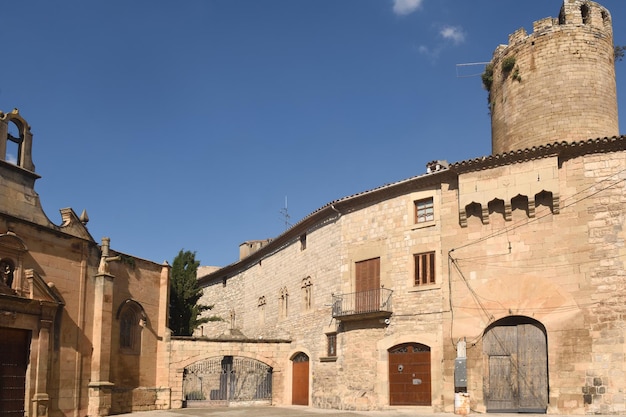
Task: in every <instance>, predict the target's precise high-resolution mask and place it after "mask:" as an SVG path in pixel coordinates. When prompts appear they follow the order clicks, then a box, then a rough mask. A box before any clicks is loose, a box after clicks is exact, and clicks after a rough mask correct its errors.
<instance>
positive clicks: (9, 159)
mask: <svg viewBox="0 0 626 417" xmlns="http://www.w3.org/2000/svg"><path fill="white" fill-rule="evenodd" d="M6 161H7V162H9V163H11V164H13V165H17V157H16V156H15V155H12V154H10V153H8V154H7V157H6Z"/></svg>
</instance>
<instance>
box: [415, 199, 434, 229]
mask: <svg viewBox="0 0 626 417" xmlns="http://www.w3.org/2000/svg"><path fill="white" fill-rule="evenodd" d="M434 219H435V208H434V205H433V198H432V197H430V198H425V199H423V200H417V201H415V223H426V222H432V221H433V220H434Z"/></svg>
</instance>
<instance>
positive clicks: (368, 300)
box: [333, 288, 393, 321]
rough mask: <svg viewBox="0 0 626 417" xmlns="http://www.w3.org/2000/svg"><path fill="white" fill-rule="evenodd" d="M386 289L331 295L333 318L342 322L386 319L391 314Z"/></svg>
mask: <svg viewBox="0 0 626 417" xmlns="http://www.w3.org/2000/svg"><path fill="white" fill-rule="evenodd" d="M392 293H393V291H392V290H389V289H387V288H377V289H375V290H368V291H361V292H353V293H350V294H333V318H335V319H339V320H342V321H349V320H364V319H372V318H388V317H390V316H391V314H392V308H391V295H392Z"/></svg>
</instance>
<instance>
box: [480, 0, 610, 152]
mask: <svg viewBox="0 0 626 417" xmlns="http://www.w3.org/2000/svg"><path fill="white" fill-rule="evenodd" d="M614 61H615V54H614V45H613V28H612V24H611V15H610V13H609V11H608V10H607V9H606V8H604V7H602V6H600V5H599V4H598V3H595V2H592V1H588V0H564V1H563V6H562V7H561V12H560V14H559V18H558V19H553V18H551V17H548V18H545V19H541V20H539V21H536V22H534V24H533V33H532V34H530V35H527V33H526V31H525V30H524V29H523V28H522V29H519V30H517V31H516V32H515V33H513V34H511V35H509V44H508V45H500V46H499V47H498V48H496V50H495V52H494V54H493V58H492V60H491V63H490V64H489V65H487V68H486V70H485V73H484V74H483V83H484V85H485V87H486V88H487V90H488V91H489V108H490V112H491V138H492V139H491V140H492V153H493V154H499V153H504V152H509V151H514V150H518V149H524V148H529V147H533V146H538V145H544V144H548V143H554V142H562V141H567V142H574V141H579V140H585V139H591V138H598V137H605V136H616V135H618V134H619V125H618V116H617V89H616V85H615V62H614Z"/></svg>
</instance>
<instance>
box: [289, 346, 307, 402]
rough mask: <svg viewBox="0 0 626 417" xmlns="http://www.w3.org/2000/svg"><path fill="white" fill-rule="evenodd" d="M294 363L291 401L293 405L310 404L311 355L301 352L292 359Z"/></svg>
mask: <svg viewBox="0 0 626 417" xmlns="http://www.w3.org/2000/svg"><path fill="white" fill-rule="evenodd" d="M292 364H293V366H292V372H293V386H292V391H291V403H292V404H293V405H309V357H308V356H307V355H306V354H305V353H302V352H300V353H298V354H297V355H296V356H295V357H294V358H293V359H292Z"/></svg>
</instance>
